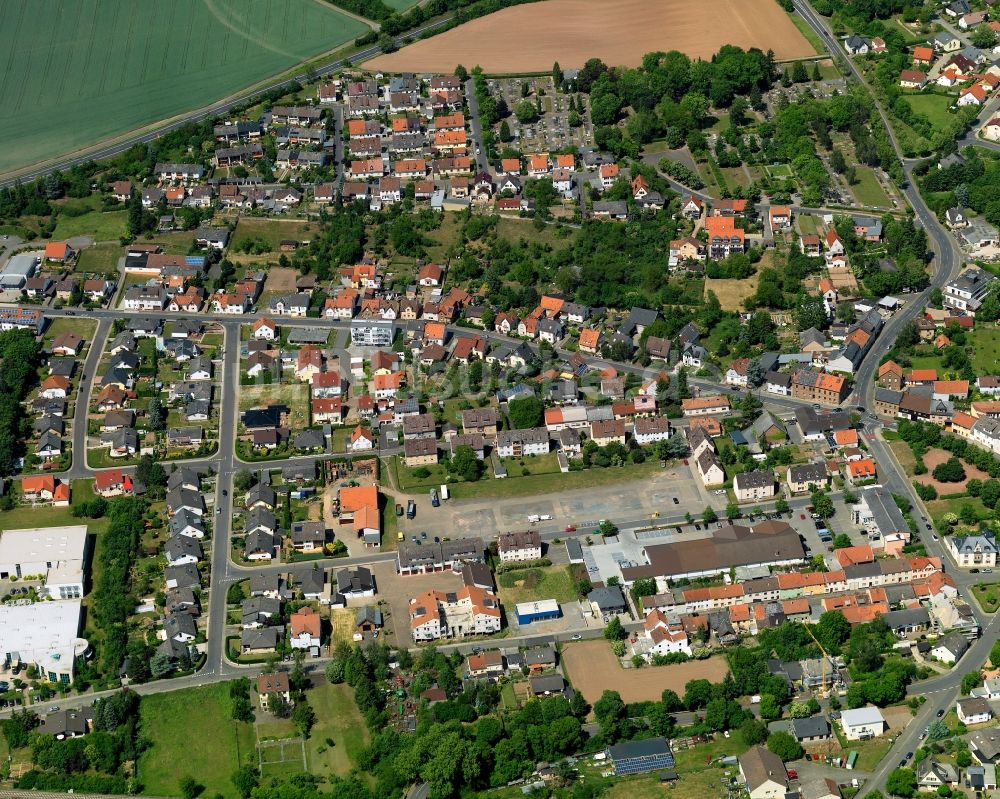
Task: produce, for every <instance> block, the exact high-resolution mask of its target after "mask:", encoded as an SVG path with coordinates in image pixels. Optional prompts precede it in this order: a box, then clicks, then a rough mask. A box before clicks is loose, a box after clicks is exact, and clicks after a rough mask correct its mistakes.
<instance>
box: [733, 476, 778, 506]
mask: <svg viewBox="0 0 1000 799" xmlns="http://www.w3.org/2000/svg"><path fill="white" fill-rule="evenodd" d="M733 491H734V492H735V493H736V501H737V502H759V501H760V500H763V499H771V498H772V497H773V496H774V493H775V480H774V472H772V471H771V470H770V469H759V470H757V471H753V472H740V474H738V475H736V477H734V478H733Z"/></svg>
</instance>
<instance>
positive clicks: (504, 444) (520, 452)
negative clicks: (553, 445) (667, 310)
mask: <svg viewBox="0 0 1000 799" xmlns="http://www.w3.org/2000/svg"><path fill="white" fill-rule="evenodd" d="M548 451H549V431H548V429H547V428H545V427H533V428H530V429H528V430H500V431H499V432H498V433H497V446H496V453H497V455H499V456H500V457H501V458H520V457H523V456H525V455H544V454H545V453H547V452H548Z"/></svg>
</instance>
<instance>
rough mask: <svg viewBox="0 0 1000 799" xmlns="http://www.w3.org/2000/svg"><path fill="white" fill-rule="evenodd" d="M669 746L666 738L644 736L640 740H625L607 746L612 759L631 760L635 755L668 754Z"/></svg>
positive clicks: (652, 755) (653, 755)
mask: <svg viewBox="0 0 1000 799" xmlns="http://www.w3.org/2000/svg"><path fill="white" fill-rule="evenodd" d="M669 752H670V746H669V744H668V743H667V739H666V738H645V739H644V740H641V741H625V742H624V743H620V744H615V745H614V746H609V747H608V755H610V757H611V759H612V760H631V759H633V758H637V757H655V756H656V755H665V754H669Z"/></svg>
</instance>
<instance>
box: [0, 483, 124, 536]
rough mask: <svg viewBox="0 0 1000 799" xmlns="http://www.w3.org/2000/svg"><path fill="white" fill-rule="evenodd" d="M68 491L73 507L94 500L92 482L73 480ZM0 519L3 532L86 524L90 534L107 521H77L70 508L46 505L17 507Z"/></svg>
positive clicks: (102, 529) (100, 529)
mask: <svg viewBox="0 0 1000 799" xmlns="http://www.w3.org/2000/svg"><path fill="white" fill-rule="evenodd" d="M70 489H71V490H70V498H71V501H72V503H73V504H74V505H75V504H77V503H79V502H88V501H90V500H91V499H93V498H94V481H93V480H74V481H73V482H72V485H71V486H70ZM0 519H2V521H3V529H5V530H11V529H20V528H23V527H62V526H64V525H74V524H86V525H87V526H88V527H89V528H90V532H91V533H101V532H103V531H104V530H105V529H107V526H108V522H107V519H85V518H84V519H79V518H76V517H75V516H73V514H72V513H71V512H70V508H53V507H51V506H47V505H37V506H31V505H17V506H16V507H14V508H13V509H11V510H5V511H3V513H0Z"/></svg>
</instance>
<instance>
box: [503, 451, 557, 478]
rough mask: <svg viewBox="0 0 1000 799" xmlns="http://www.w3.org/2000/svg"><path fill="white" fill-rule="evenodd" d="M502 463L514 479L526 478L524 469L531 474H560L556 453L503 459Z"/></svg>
mask: <svg viewBox="0 0 1000 799" xmlns="http://www.w3.org/2000/svg"><path fill="white" fill-rule="evenodd" d="M500 462H501V463H503V465H504V468H505V469H506V470H507V473H508V474H510V475H511V476H512V477H522V476H525V475H524V474H523V471H522V470H523V469H527V470H528V471H529V472H531V474H558V473H559V459H558V458H557V457H556V453H554V452H549V453H546V454H545V455H525V456H524V457H523V458H501V459H500ZM487 468H489V467H487Z"/></svg>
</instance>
